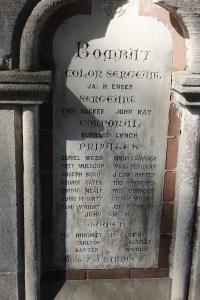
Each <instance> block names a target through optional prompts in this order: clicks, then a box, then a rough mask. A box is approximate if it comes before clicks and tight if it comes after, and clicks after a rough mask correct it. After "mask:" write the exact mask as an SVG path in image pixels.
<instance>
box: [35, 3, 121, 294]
mask: <svg viewBox="0 0 200 300" xmlns="http://www.w3.org/2000/svg"><path fill="white" fill-rule="evenodd" d="M97 1H101V0H97ZM102 2H105V3H104V5H105V6H104V7H105V9H106V13H107V14H108V18H107V19H106V20H107V22H105V20H101V18H99V19H98V20H96V25H95V26H94V27H93V28H91V30H90V32H88V35H87V37H86V40H87V41H90V40H94V39H98V38H102V37H104V36H105V33H106V31H107V27H108V25H109V23H110V21H111V20H112V17H114V15H115V13H116V11H118V8H119V7H120V6H121V5H122V4H123V3H126V2H127V1H126V0H115V1H111V0H102ZM113 2H114V3H115V4H114V6H113V5H110V3H113ZM119 13H120V12H119ZM83 14H85V15H90V14H91V4H90V5H88V1H77V2H76V3H75V4H73V5H68V6H66V7H64V8H62V9H60V10H58V11H57V12H56V13H55V14H54V15H53V16H52V17H51V18H50V19H49V20H48V22H47V23H46V24H45V25H44V27H43V30H42V32H41V35H40V61H41V67H42V68H43V69H53V71H54V73H55V72H56V66H55V65H54V61H53V59H52V57H53V53H52V51H53V47H52V45H53V38H54V35H55V33H56V31H57V29H58V28H59V26H60V25H61V24H62V23H63V22H64V21H65V20H66V19H67V18H70V17H72V16H75V15H83ZM87 18H88V16H87ZM77 30H79V31H81V28H77ZM64 47H65V49H66V51H71V52H68V53H67V57H68V61H67V64H65V65H63V69H62V70H59V71H60V74H63V76H61V82H59V84H60V86H62V87H65V86H66V78H65V76H64V74H65V71H66V70H67V69H68V65H69V64H70V62H71V59H72V58H73V57H74V55H75V53H74V52H72V48H71V47H69V49H68V48H67V45H64ZM53 77H55V74H54V75H53ZM53 83H54V84H55V81H53ZM62 96H63V97H65V99H66V98H67V101H68V106H70V104H69V103H71V105H73V107H76V108H78V111H81V109H87V108H86V107H85V106H84V105H83V104H82V103H81V102H80V99H77V97H76V96H75V95H74V94H72V93H71V92H70V91H69V89H67V87H66V91H65V95H64V94H63V95H62ZM55 100H56V99H55ZM52 106H53V103H52ZM42 110H43V111H45V104H44V105H43V108H42ZM87 116H88V115H85V116H84V119H85V120H86V119H87ZM50 117H51V118H53V116H52V115H51V116H50ZM81 117H82V118H83V116H81ZM88 117H89V118H90V120H96V117H95V116H94V115H89V116H88ZM41 118H43V116H42V115H41ZM42 122H43V121H42V120H41V123H42ZM65 122H66V121H65ZM73 122H74V120H73V118H72V119H71V120H69V122H68V124H67V126H70V128H74V126H75V124H74V123H73ZM41 129H43V128H41ZM103 131H104V128H103V127H99V128H98V132H103ZM90 132H91V129H90ZM95 132H97V130H95ZM65 134H66V136H65ZM62 138H63V141H64V140H80V132H77V133H76V134H74V132H72V134H70V133H69V131H68V132H67V131H66V133H65V130H63V131H62ZM45 141H46V140H45V139H44V140H42V139H41V144H42V143H43V144H42V145H41V148H43V149H42V150H44V151H42V150H41V151H40V152H41V155H40V165H42V161H43V160H46V159H49V160H51V161H49V162H47V163H46V165H47V166H52V160H53V157H52V155H51V157H49V156H48V155H47V156H46V157H44V155H43V153H46V150H47V149H48V148H49V149H51V148H52V145H53V139H51V140H49V144H47V143H46V142H45ZM60 153H62V154H65V153H66V143H63V144H62V145H61V146H60ZM51 168H52V167H51ZM40 171H41V173H43V172H45V175H41V176H46V174H47V173H46V172H49V175H50V176H53V175H52V169H51V170H50V169H47V170H45V169H43V170H40ZM65 171H66V172H67V170H65ZM51 182H53V178H51ZM42 190H44V189H43V187H42ZM45 194H46V193H45ZM44 197H45V195H44V194H42V198H44ZM63 198H64V197H63ZM47 201H48V200H47V199H42V202H43V203H44V202H46V203H47ZM49 202H51V200H50V199H49ZM47 205H50V204H47ZM43 211H45V210H43ZM52 211H53V207H51V214H52ZM65 211H66V201H65V199H62V203H61V205H60V207H59V209H58V211H57V214H59V217H60V219H61V220H62V229H63V238H62V239H60V242H59V243H60V248H61V249H62V253H63V261H62V262H61V264H62V265H63V267H62V270H58V272H57V271H56V270H54V269H53V266H51V268H52V269H51V270H46V271H47V272H44V274H43V275H44V276H43V280H42V291H41V293H42V294H41V299H45V300H53V299H55V297H56V295H57V293H58V292H59V290H60V289H61V288H62V286H63V284H64V282H65V280H66V276H65V269H66V262H65V257H64V256H65V255H64V254H65V253H66V241H65V228H66V213H65ZM43 217H44V216H43ZM51 218H52V217H51ZM48 225H49V226H50V227H51V225H52V224H51V220H50V223H49V224H48ZM48 235H50V236H51V241H52V243H53V240H54V238H53V232H52V230H50V231H48ZM51 246H52V248H53V249H55V245H51ZM48 250H49V249H46V247H45V245H44V247H43V251H42V258H43V259H46V253H45V252H46V251H48ZM53 259H54V253H53V251H51V253H50V254H49V257H48V260H49V262H51V264H52V262H53ZM48 271H49V272H48ZM48 274H49V275H50V274H53V278H52V276H51V275H50V277H49V276H48ZM56 278H57V281H56ZM49 280H52V281H53V284H52V285H50V286H51V287H52V290H49V284H48V288H47V281H49Z"/></svg>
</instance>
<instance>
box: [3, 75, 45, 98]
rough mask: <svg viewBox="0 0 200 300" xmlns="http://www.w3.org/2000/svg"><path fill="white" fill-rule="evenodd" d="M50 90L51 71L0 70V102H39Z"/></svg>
mask: <svg viewBox="0 0 200 300" xmlns="http://www.w3.org/2000/svg"><path fill="white" fill-rule="evenodd" d="M50 91H51V72H48V71H47V72H35V73H32V72H30V73H28V72H27V73H26V72H9V71H5V72H0V103H1V104H41V103H43V102H45V101H48V99H49V97H50Z"/></svg>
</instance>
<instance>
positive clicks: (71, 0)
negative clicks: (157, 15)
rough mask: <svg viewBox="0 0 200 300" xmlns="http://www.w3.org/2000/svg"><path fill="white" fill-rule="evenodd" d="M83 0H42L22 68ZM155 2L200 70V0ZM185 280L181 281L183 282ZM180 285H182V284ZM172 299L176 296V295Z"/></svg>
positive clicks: (193, 68)
mask: <svg viewBox="0 0 200 300" xmlns="http://www.w3.org/2000/svg"><path fill="white" fill-rule="evenodd" d="M90 2H91V1H90V0H84V3H85V4H87V5H88V10H87V11H85V12H84V10H83V13H89V9H90ZM82 3H83V1H79V0H77V1H76V0H42V1H40V2H39V4H38V5H37V6H36V7H35V8H34V10H33V11H32V13H31V15H30V17H29V18H28V20H27V23H26V25H25V28H24V31H23V34H22V39H21V48H20V69H21V70H22V71H35V70H38V69H40V59H39V56H40V55H39V36H40V33H41V30H42V28H43V26H44V24H45V23H46V22H47V21H48V20H49V19H50V17H51V16H53V15H54V14H55V13H56V12H57V11H58V10H59V9H61V8H63V7H66V6H68V5H74V6H77V7H78V6H79V7H80V5H82ZM154 3H155V4H158V5H160V6H162V7H164V8H165V9H167V10H168V11H169V12H170V13H173V15H175V16H177V18H178V19H180V20H181V21H182V22H183V24H184V26H185V28H186V30H187V32H188V34H189V39H188V45H189V47H188V49H187V60H188V71H189V72H191V73H200V43H199V41H200V39H199V38H200V18H199V13H200V2H199V1H189V0H187V1H180V0H166V1H158V0H154ZM186 275H188V274H186ZM185 283H186V282H182V283H181V284H185ZM180 287H182V286H181V285H180ZM186 289H187V288H186ZM184 292H185V291H184ZM173 299H176V298H175V297H174V298H173ZM177 299H183V298H177Z"/></svg>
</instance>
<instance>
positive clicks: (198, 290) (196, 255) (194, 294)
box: [188, 192, 200, 300]
mask: <svg viewBox="0 0 200 300" xmlns="http://www.w3.org/2000/svg"><path fill="white" fill-rule="evenodd" d="M198 193H199V192H198ZM198 197H199V201H198V204H197V213H196V217H197V222H196V226H195V238H194V249H193V257H192V267H191V276H190V289H189V297H188V300H196V299H198V298H199V295H200V284H199V282H200V194H199V195H198Z"/></svg>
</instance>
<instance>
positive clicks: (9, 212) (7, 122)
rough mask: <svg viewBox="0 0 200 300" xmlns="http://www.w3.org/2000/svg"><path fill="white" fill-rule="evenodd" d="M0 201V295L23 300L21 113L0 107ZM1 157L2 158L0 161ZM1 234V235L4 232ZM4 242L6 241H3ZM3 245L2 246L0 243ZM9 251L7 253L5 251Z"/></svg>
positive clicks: (11, 107)
mask: <svg viewBox="0 0 200 300" xmlns="http://www.w3.org/2000/svg"><path fill="white" fill-rule="evenodd" d="M0 122H1V144H0V148H1V150H0V153H1V161H0V169H1V176H3V177H2V178H1V180H0V186H1V188H0V190H1V192H0V197H1V200H0V202H1V218H0V226H1V229H2V230H1V234H2V236H1V251H0V252H1V254H0V255H1V257H0V261H1V270H0V295H1V296H2V295H3V297H4V299H16V300H23V299H24V264H23V260H24V254H23V215H22V207H23V196H22V180H21V178H22V126H21V109H20V108H19V107H16V106H13V105H11V106H9V107H8V106H5V105H1V107H0ZM2 156H4V158H2ZM4 230H5V231H4ZM5 239H6V240H5ZM4 242H5V243H4ZM8 250H9V251H8Z"/></svg>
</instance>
